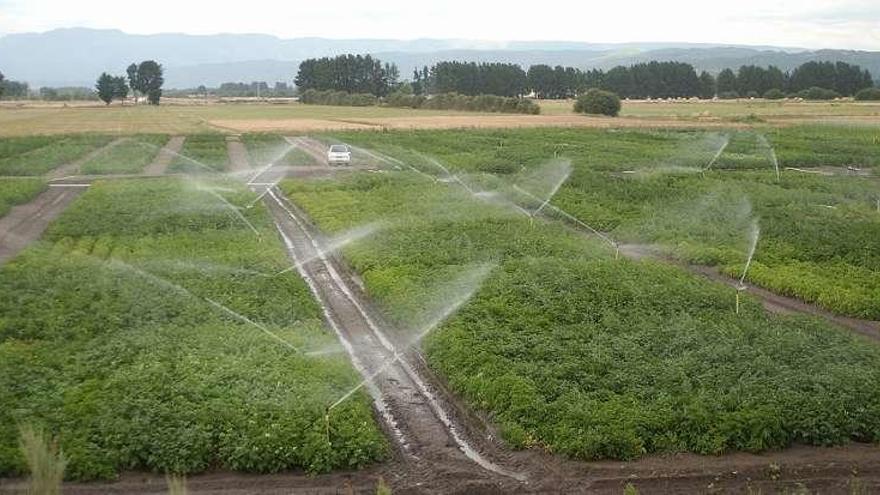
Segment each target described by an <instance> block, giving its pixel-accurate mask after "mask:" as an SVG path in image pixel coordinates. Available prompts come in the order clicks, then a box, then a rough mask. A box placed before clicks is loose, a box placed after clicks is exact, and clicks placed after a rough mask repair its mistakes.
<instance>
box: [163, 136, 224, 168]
mask: <svg viewBox="0 0 880 495" xmlns="http://www.w3.org/2000/svg"><path fill="white" fill-rule="evenodd" d="M228 166H229V156H228V154H227V152H226V137H225V136H223V135H222V134H196V135H194V136H188V137H187V138H186V141H185V142H184V143H183V149H182V150H181V152H180V154H179V155H177V156H175V157H174V159H173V160H172V161H171V166H169V167H168V172H171V173H174V172H183V173H194V174H200V173H212V172H222V171H223V170H226V167H228Z"/></svg>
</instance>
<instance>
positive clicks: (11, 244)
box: [0, 184, 88, 264]
mask: <svg viewBox="0 0 880 495" xmlns="http://www.w3.org/2000/svg"><path fill="white" fill-rule="evenodd" d="M87 187H88V186H87V184H50V185H49V188H48V189H47V190H46V191H44V192H42V193H40V194H39V195H37V197H36V198H34V199H33V200H31V201H30V202H28V203H25V204H23V205H18V206H15V207H13V208H12V209H11V210H10V211H9V213H7V214H6V215H5V216H4V217H2V218H0V264H2V263H5V262H6V261H8V260H10V259H11V258H12V257H14V256H15V255H16V254H18V253H19V252H20V251H21V250H22V249H24V248H25V247H27V246H28V245H29V244H30V243H32V242H34V241H36V240H37V239H39V238H40V235H42V233H43V231H44V230H46V227H48V226H49V222H51V221H52V220H54V219H55V218H56V217H57V216H58V215H60V214H61V212H62V211H64V209H65V208H67V206H68V205H69V204H70V203H71V202H72V201H73V200H74V199H76V197H77V196H79V194H80V193H81V192H83V191H84V190H85V189H86V188H87Z"/></svg>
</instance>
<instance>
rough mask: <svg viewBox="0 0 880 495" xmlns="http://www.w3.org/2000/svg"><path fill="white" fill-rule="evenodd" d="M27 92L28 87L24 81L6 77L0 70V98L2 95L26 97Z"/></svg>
mask: <svg viewBox="0 0 880 495" xmlns="http://www.w3.org/2000/svg"><path fill="white" fill-rule="evenodd" d="M29 93H30V88H29V87H28V84H27V83H26V82H20V81H13V80H10V79H6V77H5V76H4V75H3V73H2V72H0V98H2V97H3V96H6V97H7V98H27V96H28V94H29Z"/></svg>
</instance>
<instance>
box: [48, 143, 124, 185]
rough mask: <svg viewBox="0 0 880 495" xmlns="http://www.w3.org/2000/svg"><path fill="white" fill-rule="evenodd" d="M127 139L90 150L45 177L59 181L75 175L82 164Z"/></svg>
mask: <svg viewBox="0 0 880 495" xmlns="http://www.w3.org/2000/svg"><path fill="white" fill-rule="evenodd" d="M128 139H129V138H124V137H121V138H116V139H114V140H113V141H110V142H109V143H107V144H105V145H104V146H101V147H100V148H98V149H95V150H92V151H90V152H89V153H86V154H85V155H83V156H81V157H79V158H77V159H76V160H74V161H72V162H70V163H66V164H64V165H61V166H59V167H55V168H54V169H52V170H51V171H49V173H48V174H46V176H47V177H48V178H49V179H60V178H63V177H68V176H71V175H76V174H77V173H78V172H79V168H80V167H81V166H82V165H83V164H84V163H86V162H88V161H89V160H91V159H92V158H95V157H96V156H98V155H100V154H101V153H103V152H105V151H107V150H109V149H110V148H113V147H114V146H116V145H118V144H120V143H123V142H125V141H127V140H128Z"/></svg>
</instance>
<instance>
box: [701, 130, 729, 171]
mask: <svg viewBox="0 0 880 495" xmlns="http://www.w3.org/2000/svg"><path fill="white" fill-rule="evenodd" d="M728 144H730V136H727V135H725V136H724V141H723V142H722V143H721V146H720V147H719V148H718V151H717V152H715V155H714V156H713V157H712V159H711V160H709V163H708V164H707V165H706V166H705V167H704V168H703V170H704V171H706V170H709V169H710V168H712V165H715V162H716V161H718V159H719V158H721V154H722V153H724V150H725V149H727V145H728Z"/></svg>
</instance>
